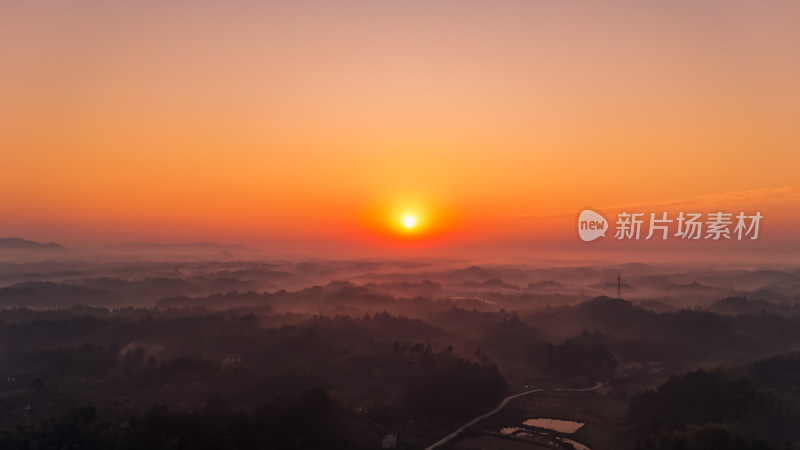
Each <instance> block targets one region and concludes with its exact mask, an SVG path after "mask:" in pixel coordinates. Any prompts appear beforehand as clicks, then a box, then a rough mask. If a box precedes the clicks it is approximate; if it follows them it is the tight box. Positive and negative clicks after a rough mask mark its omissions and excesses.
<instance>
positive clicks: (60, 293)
mask: <svg viewBox="0 0 800 450" xmlns="http://www.w3.org/2000/svg"><path fill="white" fill-rule="evenodd" d="M119 299H120V297H119V296H118V295H116V294H115V293H113V292H110V291H108V290H104V289H93V288H89V287H85V286H77V285H74V284H66V283H53V282H49V281H45V282H42V281H26V282H24V283H18V284H15V285H13V286H8V287H4V288H0V306H3V307H9V306H12V307H29V306H36V307H48V308H68V307H70V306H74V305H109V304H117V303H118V302H119Z"/></svg>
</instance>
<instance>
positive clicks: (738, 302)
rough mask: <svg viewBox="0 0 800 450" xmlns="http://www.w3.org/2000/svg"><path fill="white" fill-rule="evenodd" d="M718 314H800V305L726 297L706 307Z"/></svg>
mask: <svg viewBox="0 0 800 450" xmlns="http://www.w3.org/2000/svg"><path fill="white" fill-rule="evenodd" d="M708 309H709V310H710V311H712V312H715V313H718V314H728V315H733V316H735V315H740V314H789V315H792V314H800V306H798V305H787V304H780V303H772V302H769V301H766V300H760V299H752V300H750V299H748V298H747V297H728V298H724V299H722V300H720V301H718V302H716V303H714V304H713V305H711V306H710V307H709V308H708Z"/></svg>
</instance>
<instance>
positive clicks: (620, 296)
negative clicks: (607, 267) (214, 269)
mask: <svg viewBox="0 0 800 450" xmlns="http://www.w3.org/2000/svg"><path fill="white" fill-rule="evenodd" d="M620 291H622V277H621V276H620V274H619V272H617V298H622V295H621V293H620Z"/></svg>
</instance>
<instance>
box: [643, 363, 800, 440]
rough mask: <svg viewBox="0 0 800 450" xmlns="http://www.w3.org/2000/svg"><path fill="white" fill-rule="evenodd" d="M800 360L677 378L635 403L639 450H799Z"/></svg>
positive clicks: (717, 370)
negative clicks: (680, 449)
mask: <svg viewBox="0 0 800 450" xmlns="http://www.w3.org/2000/svg"><path fill="white" fill-rule="evenodd" d="M798 405H800V355H797V354H794V355H789V356H776V357H772V358H769V359H766V360H762V361H759V362H756V363H753V364H750V365H748V366H744V367H739V368H735V369H716V370H713V371H706V370H702V369H701V370H696V371H692V372H688V373H685V374H682V375H680V376H674V377H672V378H670V379H669V380H668V381H667V382H665V383H664V384H663V385H661V386H660V387H659V388H658V389H657V390H655V391H652V390H651V391H646V392H644V393H642V394H639V395H636V396H634V397H633V398H632V399H631V404H630V413H629V416H630V421H631V423H632V425H633V435H634V441H635V442H634V446H635V448H637V449H643V450H644V449H668V448H682V449H694V448H698V449H699V448H726V449H761V448H764V449H766V448H775V449H777V448H793V447H792V445H793V444H794V445H796V444H797V443H799V442H800V428H798V427H797V424H798V423H800V406H798Z"/></svg>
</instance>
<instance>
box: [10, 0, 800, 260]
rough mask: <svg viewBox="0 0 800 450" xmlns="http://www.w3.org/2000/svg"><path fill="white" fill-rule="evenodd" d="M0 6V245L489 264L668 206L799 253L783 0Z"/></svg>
mask: <svg viewBox="0 0 800 450" xmlns="http://www.w3.org/2000/svg"><path fill="white" fill-rule="evenodd" d="M167 3H169V4H167ZM0 8H2V13H0V58H2V70H0V166H2V168H3V170H2V177H0V193H1V194H2V195H0V235H2V236H20V237H24V238H28V239H34V240H42V241H53V240H54V241H58V242H62V243H64V244H66V245H95V244H105V243H116V242H127V241H155V242H174V241H180V242H187V241H198V240H203V241H219V242H238V243H242V244H245V245H251V246H254V247H262V248H267V249H275V251H278V252H281V253H287V252H288V253H291V252H297V253H304V254H313V253H314V252H319V253H320V254H325V255H344V256H349V255H354V254H359V255H371V254H374V255H382V254H394V253H395V252H401V253H402V252H403V251H404V249H405V250H409V252H410V253H414V254H434V253H435V254H439V253H447V252H449V251H455V252H456V253H457V251H456V250H458V249H461V250H464V251H466V250H465V249H471V248H475V249H479V250H475V251H480V252H494V253H495V254H496V255H497V256H503V255H504V252H506V251H508V249H509V248H514V249H517V250H518V249H519V248H520V246H522V247H524V248H530V249H532V250H536V249H537V248H539V247H537V246H543V247H549V246H551V245H552V244H553V242H559V241H563V242H565V243H566V244H569V245H571V246H572V247H573V248H576V249H580V248H581V247H579V246H577V245H575V244H576V242H575V224H574V221H575V218H576V215H577V213H578V212H579V211H580V210H581V209H583V208H586V207H592V208H597V209H600V210H604V211H607V212H609V213H611V212H614V211H616V210H617V209H619V208H621V207H624V206H630V205H634V206H636V207H639V208H640V209H641V210H643V211H648V212H649V211H651V210H652V211H661V210H662V209H663V208H664V205H670V206H669V207H670V208H673V209H675V208H677V209H680V206H681V205H691V207H693V208H695V209H700V210H702V211H707V210H708V211H710V210H712V209H720V208H722V209H726V208H727V209H731V210H735V211H737V212H738V211H739V210H745V211H748V212H754V211H755V210H761V211H762V214H764V215H765V226H767V225H768V227H769V228H766V229H765V232H764V233H765V234H764V236H765V237H764V242H765V243H764V244H763V245H765V246H766V245H767V244H769V243H770V242H771V243H772V245H781V246H786V245H790V246H794V247H795V248H800V245H798V244H799V243H800V238H798V237H796V236H795V233H794V230H796V229H797V226H798V225H800V194H798V193H800V177H798V175H797V170H798V168H800V151H799V150H800V126H798V119H800V83H797V80H798V79H800V58H798V57H797V55H800V31H798V30H800V4H798V3H797V2H791V1H776V2H756V1H740V0H726V1H721V0H720V1H708V2H690V1H676V2H642V1H613V2H604V3H603V4H602V5H601V4H597V5H586V4H581V3H579V2H540V1H521V0H520V1H500V2H488V1H486V2H477V1H444V0H443V1H427V0H426V1H402V2H397V1H395V2H390V1H343V2H332V1H304V2H225V3H216V2H104V1H99V0H98V1H84V2H13V3H11V4H7V5H3V6H2V7H0ZM676 204H677V205H678V206H675V205H676ZM659 208H661V209H659ZM406 214H413V215H416V216H417V217H418V219H419V226H418V227H417V228H416V230H417V231H416V232H414V233H408V232H407V231H404V230H403V229H401V228H399V226H400V221H401V220H402V217H403V216H404V215H406ZM767 230H769V233H767ZM609 244H610V243H609ZM580 245H584V244H580ZM765 248H767V247H765Z"/></svg>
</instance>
